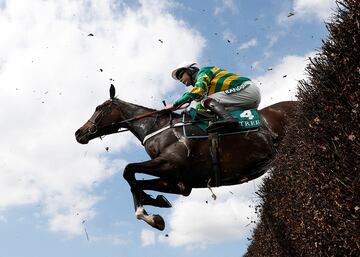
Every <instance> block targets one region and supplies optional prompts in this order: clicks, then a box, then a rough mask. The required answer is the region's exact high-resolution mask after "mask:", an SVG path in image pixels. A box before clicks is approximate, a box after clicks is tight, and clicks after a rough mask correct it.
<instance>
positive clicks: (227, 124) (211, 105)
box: [204, 97, 238, 132]
mask: <svg viewBox="0 0 360 257" xmlns="http://www.w3.org/2000/svg"><path fill="white" fill-rule="evenodd" d="M204 107H205V108H207V109H210V110H211V111H212V112H214V113H215V114H216V115H218V116H219V117H220V118H221V120H219V121H216V122H213V123H212V124H210V126H209V127H208V128H207V131H208V132H216V131H219V130H221V129H224V128H228V129H232V128H236V127H237V126H238V121H237V119H235V118H234V117H232V116H231V115H230V114H229V113H228V112H227V111H226V110H225V107H224V106H223V105H222V104H221V103H219V102H218V101H216V100H214V99H212V98H210V97H209V98H207V99H206V100H205V101H204Z"/></svg>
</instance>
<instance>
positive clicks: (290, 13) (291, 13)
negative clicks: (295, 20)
mask: <svg viewBox="0 0 360 257" xmlns="http://www.w3.org/2000/svg"><path fill="white" fill-rule="evenodd" d="M294 15H295V13H293V12H289V14H288V16H287V17H288V18H289V17H291V16H294Z"/></svg>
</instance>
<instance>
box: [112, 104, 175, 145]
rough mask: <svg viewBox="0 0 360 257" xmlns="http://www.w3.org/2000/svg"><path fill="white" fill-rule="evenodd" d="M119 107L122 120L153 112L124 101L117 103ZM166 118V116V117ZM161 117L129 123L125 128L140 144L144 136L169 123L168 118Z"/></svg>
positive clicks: (156, 116) (155, 116)
mask: <svg viewBox="0 0 360 257" xmlns="http://www.w3.org/2000/svg"><path fill="white" fill-rule="evenodd" d="M118 105H119V106H120V110H121V112H122V113H121V116H122V119H125V120H126V119H131V118H134V117H136V116H138V115H141V114H145V113H148V112H153V111H155V110H154V109H150V108H147V107H144V106H140V105H136V104H132V103H128V102H125V101H121V100H119V101H118ZM167 117H168V116H167ZM167 117H165V116H163V115H161V116H159V115H153V116H149V117H146V118H142V119H139V120H134V121H130V122H129V123H128V125H127V128H128V129H129V130H130V131H131V132H132V133H133V134H134V135H135V136H136V137H137V138H138V139H139V140H140V141H141V142H142V141H143V139H144V138H145V136H146V135H148V134H150V133H152V132H154V131H156V130H157V129H159V128H161V127H163V126H165V124H166V123H168V122H169V118H167Z"/></svg>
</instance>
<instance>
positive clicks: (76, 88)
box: [0, 0, 205, 234]
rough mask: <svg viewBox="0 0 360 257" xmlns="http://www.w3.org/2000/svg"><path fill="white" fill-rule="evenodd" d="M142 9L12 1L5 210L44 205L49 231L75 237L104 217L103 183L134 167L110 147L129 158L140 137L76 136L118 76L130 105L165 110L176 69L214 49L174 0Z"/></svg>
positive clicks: (6, 24) (2, 72)
mask: <svg viewBox="0 0 360 257" xmlns="http://www.w3.org/2000/svg"><path fill="white" fill-rule="evenodd" d="M136 8H137V9H132V8H130V7H128V6H126V5H125V4H121V3H120V4H119V2H118V1H112V0H104V1H81V0H78V1H73V0H62V1H55V0H49V1H41V0H33V1H20V0H11V1H6V4H5V5H4V8H3V9H2V10H1V11H0V32H1V34H2V35H6V37H3V38H2V40H1V41H0V117H2V120H3V122H2V125H1V127H0V134H1V135H2V138H1V144H0V176H1V178H2V179H1V180H0V209H2V210H6V209H8V208H13V207H16V206H21V205H26V204H35V203H41V206H44V207H43V209H42V212H43V213H44V214H46V217H48V221H49V229H50V230H52V231H63V232H66V233H70V234H80V233H83V229H82V226H81V221H82V220H84V219H91V218H92V217H94V216H95V215H96V210H95V208H94V206H95V204H96V203H97V202H98V201H99V200H100V199H101V198H99V196H97V195H95V194H94V193H93V188H94V185H95V184H97V185H98V184H100V183H101V182H103V181H105V180H106V179H109V178H110V177H111V176H113V175H114V174H115V172H117V171H121V170H122V169H123V167H124V165H125V164H126V160H121V159H120V160H118V161H111V160H109V157H108V155H106V154H107V153H106V151H104V148H105V146H108V147H109V148H110V151H111V152H112V153H116V151H118V153H120V152H121V149H122V148H124V147H125V146H127V147H128V145H129V143H130V142H133V140H134V139H133V138H134V137H131V136H118V137H117V140H113V138H114V137H106V138H104V140H102V141H100V140H95V142H90V144H88V145H85V146H84V145H79V144H78V143H76V141H75V137H74V132H75V130H76V129H77V128H79V127H80V126H81V125H82V124H83V122H85V121H86V120H87V119H88V118H89V116H90V115H91V113H92V112H93V110H94V108H95V106H96V105H98V104H100V103H102V102H103V101H105V100H106V99H107V98H108V87H109V85H110V81H109V79H110V78H112V79H114V80H115V82H112V83H114V84H115V85H116V86H117V92H118V96H119V97H120V98H122V99H124V100H128V101H133V102H138V101H139V102H141V104H143V105H148V106H151V107H160V106H161V101H160V99H162V98H161V97H162V95H164V94H165V93H167V92H169V91H170V90H172V89H173V88H174V86H175V83H174V82H173V81H172V80H171V77H170V75H169V74H170V71H171V68H172V67H174V66H175V65H176V64H177V63H178V62H180V61H181V60H182V59H183V56H184V55H185V54H186V56H187V58H189V59H197V57H198V56H199V54H200V51H201V49H202V47H203V46H204V44H205V42H204V39H203V38H202V37H201V36H200V35H199V34H198V33H197V32H196V31H194V30H192V29H190V28H189V27H187V25H186V24H185V23H184V22H183V21H178V20H176V19H175V18H174V17H173V16H172V15H171V14H170V13H169V8H171V5H170V2H168V1H166V0H157V1H156V2H155V1H148V0H142V1H140V5H139V6H138V7H136ZM89 33H93V34H94V36H88V34H89ZM158 39H162V41H163V43H160V42H159V41H158ZM174 49H177V51H174ZM100 68H102V69H103V72H100V71H99V69H100ZM144 88H146V90H144ZM151 96H154V97H153V98H151ZM157 97H158V98H157ZM139 99H141V100H139ZM115 149H117V150H115Z"/></svg>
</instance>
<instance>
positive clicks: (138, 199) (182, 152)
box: [75, 86, 296, 230]
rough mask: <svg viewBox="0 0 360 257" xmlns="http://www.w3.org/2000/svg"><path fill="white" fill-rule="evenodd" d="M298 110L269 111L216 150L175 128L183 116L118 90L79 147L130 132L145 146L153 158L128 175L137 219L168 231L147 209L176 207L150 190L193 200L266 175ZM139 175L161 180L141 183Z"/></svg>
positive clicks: (82, 133) (83, 132) (85, 129)
mask: <svg viewBox="0 0 360 257" xmlns="http://www.w3.org/2000/svg"><path fill="white" fill-rule="evenodd" d="M295 106H296V102H292V101H288V102H280V103H277V104H274V105H271V106H269V107H266V108H264V109H262V110H260V111H259V113H260V117H261V120H262V123H263V126H262V128H260V129H259V130H257V131H255V132H248V133H240V134H233V135H227V136H221V137H218V138H217V141H216V146H214V145H213V142H214V141H212V140H210V138H212V137H211V136H209V137H208V138H204V139H190V138H188V137H185V136H184V134H183V126H175V125H174V124H181V122H182V116H181V115H180V114H177V113H171V112H169V111H167V110H161V111H156V110H153V109H149V108H146V107H143V106H139V105H135V104H131V103H127V102H125V101H122V100H120V99H118V98H116V97H115V88H114V87H113V86H112V87H111V88H110V100H107V101H105V102H104V103H103V104H101V105H99V106H97V107H96V110H95V112H94V114H93V115H92V116H91V118H90V119H89V120H88V121H87V122H86V123H85V124H84V125H83V126H82V127H81V128H80V129H78V130H77V131H76V133H75V136H76V140H77V141H78V142H79V143H81V144H87V143H88V142H89V141H90V140H92V139H94V138H96V137H100V136H103V135H108V134H112V133H116V132H118V131H119V129H127V130H130V131H131V132H132V133H133V134H134V135H135V136H136V137H137V138H138V139H139V140H140V142H142V144H143V145H144V147H145V149H146V151H147V153H148V154H149V155H150V157H151V159H150V160H148V161H144V162H139V163H130V164H128V165H127V166H126V167H125V170H124V173H123V176H124V178H125V179H126V181H127V182H128V183H129V185H130V189H131V192H132V194H133V199H134V205H135V215H136V217H137V218H138V219H142V220H144V221H145V222H147V223H148V224H149V225H151V226H153V227H154V228H157V229H159V230H163V229H164V228H165V222H164V220H163V218H162V217H161V216H160V215H157V214H155V215H149V214H147V212H146V211H145V209H144V207H143V206H144V205H152V206H157V207H171V204H170V203H169V202H168V201H167V199H166V198H165V197H164V196H163V195H158V196H157V197H156V198H153V197H151V196H150V195H149V194H147V193H145V192H144V190H154V191H158V192H164V193H172V194H181V195H184V196H188V195H189V194H190V192H191V189H192V188H206V187H214V186H223V185H235V184H241V183H244V182H246V181H249V180H251V179H254V178H257V177H259V176H261V175H262V174H264V173H265V172H266V170H268V168H269V167H270V164H271V160H272V159H273V157H274V154H275V152H276V145H277V144H278V143H279V142H280V141H281V139H282V137H283V136H284V133H285V130H284V126H285V125H286V116H287V115H288V114H289V112H290V111H291V110H293V109H294V107H295ZM169 124H173V125H172V126H171V125H169ZM187 129H188V130H190V131H191V133H192V134H197V133H198V132H199V128H198V127H197V126H195V125H191V124H190V125H187ZM214 149H215V151H216V155H217V156H218V158H216V159H214V153H213V152H214ZM216 170H217V172H218V174H216V173H215V172H214V171H216ZM135 173H144V174H148V175H151V176H154V177H156V178H154V179H149V180H136V178H135Z"/></svg>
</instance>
